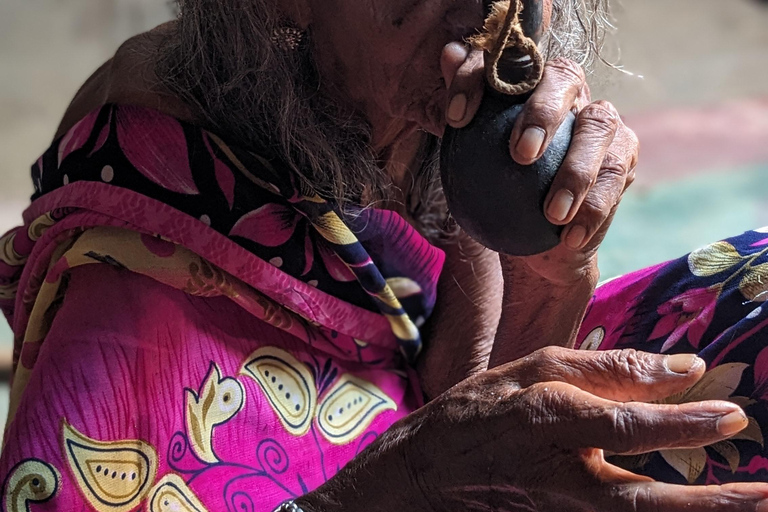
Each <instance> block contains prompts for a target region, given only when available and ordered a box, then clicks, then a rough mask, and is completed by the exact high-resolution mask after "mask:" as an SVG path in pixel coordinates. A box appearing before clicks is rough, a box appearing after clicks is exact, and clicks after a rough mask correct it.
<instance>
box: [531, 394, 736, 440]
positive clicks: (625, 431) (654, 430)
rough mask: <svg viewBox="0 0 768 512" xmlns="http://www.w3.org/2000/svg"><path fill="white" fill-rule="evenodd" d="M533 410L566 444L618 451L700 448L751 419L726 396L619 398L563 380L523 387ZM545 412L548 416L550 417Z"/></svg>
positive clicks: (554, 436)
mask: <svg viewBox="0 0 768 512" xmlns="http://www.w3.org/2000/svg"><path fill="white" fill-rule="evenodd" d="M520 393H521V396H522V399H523V400H527V401H531V403H530V404H527V407H528V409H527V410H530V411H532V412H531V414H536V415H541V416H542V417H541V418H539V417H534V418H528V422H529V423H533V424H539V425H541V428H543V429H544V430H545V433H546V435H547V436H548V437H549V439H551V440H552V442H553V443H555V444H557V445H558V446H561V447H563V448H566V449H576V450H580V449H586V448H600V449H602V450H606V451H610V452H612V453H617V454H627V455H631V454H638V453H648V452H653V451H657V450H664V449H680V448H699V447H702V446H707V445H710V444H714V443H716V442H719V441H722V440H724V439H727V438H728V437H731V436H733V435H735V434H736V433H738V432H740V431H741V430H743V429H744V428H746V427H747V425H748V424H749V422H748V420H747V417H746V415H745V414H744V412H743V411H742V410H741V408H739V407H738V406H737V405H735V404H733V403H730V402H725V401H707V402H693V403H687V404H679V405H660V404H646V403H641V402H629V403H622V402H615V401H611V400H606V399H603V398H599V397H597V396H595V395H593V394H591V393H588V392H586V391H584V390H581V389H579V388H577V387H575V386H572V385H570V384H566V383H563V382H546V383H538V384H534V385H533V386H530V387H528V388H526V389H524V390H522V391H521V392H520ZM544 416H545V417H544Z"/></svg>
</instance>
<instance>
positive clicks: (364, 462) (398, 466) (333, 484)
mask: <svg viewBox="0 0 768 512" xmlns="http://www.w3.org/2000/svg"><path fill="white" fill-rule="evenodd" d="M413 431H414V429H413V428H412V427H411V426H410V424H409V422H408V418H406V419H405V420H402V421H400V422H398V423H397V424H395V425H393V426H392V427H391V428H390V429H389V430H388V431H387V432H385V433H384V434H382V435H381V436H380V437H379V438H378V439H377V440H376V441H375V442H374V443H373V444H371V445H370V446H369V447H368V448H366V449H365V450H364V451H363V452H362V453H360V454H359V455H358V456H357V457H356V458H355V459H353V460H352V461H351V462H350V463H349V464H347V465H346V466H345V467H344V468H342V469H341V471H339V473H338V474H336V475H335V476H334V477H333V478H331V479H330V480H328V481H327V482H326V483H325V484H323V485H321V486H320V487H318V488H317V489H315V490H314V491H312V492H310V493H307V494H305V495H304V496H302V497H300V498H297V499H296V500H295V503H296V505H297V506H298V507H299V508H301V510H302V511H303V512H360V511H366V512H401V511H402V512H407V511H409V510H419V511H420V512H421V511H425V510H427V507H426V506H425V505H426V504H425V503H424V500H423V498H422V495H421V492H420V489H419V486H418V484H417V482H415V481H414V479H413V478H412V477H411V474H410V473H411V472H410V471H409V468H408V464H407V460H408V450H409V446H410V445H411V444H412V443H411V441H410V438H411V436H412V433H413Z"/></svg>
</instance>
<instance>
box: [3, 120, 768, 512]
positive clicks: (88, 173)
mask: <svg viewBox="0 0 768 512" xmlns="http://www.w3.org/2000/svg"><path fill="white" fill-rule="evenodd" d="M33 180H34V184H35V189H36V193H35V196H34V197H33V202H32V205H31V206H30V208H29V209H28V210H27V211H26V212H25V215H24V220H25V223H24V225H23V226H21V227H19V228H17V229H14V230H12V231H11V232H9V233H8V234H6V235H5V236H4V237H2V238H1V239H0V307H2V310H3V312H4V313H5V315H6V317H7V318H8V321H9V322H10V323H11V325H12V327H13V331H14V333H15V337H16V339H15V357H14V360H15V372H14V379H13V386H12V396H11V414H10V417H9V420H8V424H7V426H6V431H5V438H4V446H3V449H2V455H0V485H2V487H0V510H4V511H6V512H17V511H32V512H36V511H46V510H57V511H75V510H77V511H79V510H96V511H112V512H128V511H132V510H146V511H151V512H160V511H163V512H164V511H193V512H204V511H235V510H237V511H248V510H259V511H265V510H270V509H272V508H273V507H275V506H276V505H277V504H279V503H280V502H282V501H284V500H286V499H290V498H292V497H296V496H299V495H301V494H303V493H305V492H307V491H309V490H311V489H314V488H316V487H317V486H319V485H320V484H322V483H323V482H324V481H326V480H327V479H328V478H330V477H331V476H333V475H334V474H335V473H336V472H337V471H338V470H339V469H340V468H341V467H342V466H344V465H345V464H346V463H347V462H348V461H349V460H351V459H352V458H353V457H354V456H355V455H356V454H358V453H359V452H360V451H361V450H363V449H364V448H365V447H366V446H367V445H369V444H370V443H371V442H372V441H373V440H374V439H376V437H377V436H378V435H379V434H380V433H381V432H383V431H384V430H386V429H387V428H389V426H390V425H391V424H392V423H393V422H395V421H396V420H398V419H399V418H401V417H403V416H404V415H406V414H408V413H409V412H411V411H413V410H414V409H415V408H417V407H419V406H420V404H421V402H420V394H419V391H418V386H417V385H416V382H415V378H414V374H413V372H412V370H411V369H410V366H409V362H411V361H413V360H414V359H415V358H416V357H417V356H418V353H419V350H420V348H421V339H420V336H419V331H418V327H419V326H420V325H421V324H422V323H423V322H424V321H425V320H426V318H428V316H429V314H430V313H431V310H432V307H433V305H434V301H435V293H436V282H437V277H438V275H439V273H440V270H441V267H442V264H443V254H442V253H441V252H440V251H439V250H437V249H435V248H434V247H432V246H431V245H430V244H429V243H428V242H427V241H426V240H424V239H423V238H422V237H421V236H419V235H418V233H416V231H415V230H414V229H412V228H411V227H410V226H409V225H408V224H407V223H406V222H405V221H404V220H403V219H401V218H400V217H399V216H397V215H396V214H394V213H391V212H386V211H377V210H363V211H358V212H352V213H351V214H350V213H347V214H346V215H341V214H340V212H338V211H337V210H336V209H335V208H334V206H333V205H331V204H329V203H327V202H326V201H323V200H322V199H321V198H319V197H318V196H317V195H316V194H314V193H313V192H312V191H311V190H308V189H307V188H306V187H302V186H301V185H300V184H298V183H296V182H295V181H294V180H293V179H292V178H291V174H290V173H289V172H287V171H286V170H285V169H281V168H280V166H279V162H277V161H276V160H275V159H274V158H272V157H271V156H270V155H269V152H268V151H264V152H263V153H262V154H259V155H256V154H253V153H251V152H248V151H243V150H242V149H239V148H236V147H233V146H229V145H227V144H225V143H224V142H223V141H221V140H220V139H219V138H218V137H216V136H215V135H213V134H211V133H208V132H206V131H204V130H201V129H200V128H197V127H194V126H191V125H187V124H184V123H181V122H178V121H176V120H174V119H172V118H169V117H166V116H163V115H161V114H159V113H157V112H155V111H152V110H147V109H140V108H134V107H124V106H120V107H118V106H113V105H110V106H106V107H104V108H102V109H100V110H98V111H96V112H93V113H92V114H90V115H89V116H87V117H86V118H85V119H83V120H82V121H81V122H80V123H78V124H77V125H76V126H75V127H74V128H72V130H70V131H69V132H68V133H67V134H66V135H65V136H64V137H63V138H62V139H60V140H57V141H56V142H55V143H54V144H53V146H52V147H51V148H50V149H49V150H48V151H47V152H46V153H45V154H44V155H43V156H42V157H41V158H40V159H39V160H38V162H37V163H36V164H35V165H34V166H33ZM767 244H768V235H766V234H764V233H763V232H761V231H751V232H748V233H745V234H744V235H742V236H740V237H736V238H733V239H730V240H728V241H724V242H718V243H716V244H713V245H712V246H709V247H706V248H703V249H700V250H698V251H695V252H694V253H692V254H690V255H688V256H686V257H684V258H681V259H679V260H676V261H672V262H669V263H666V264H663V265H659V266H657V267H654V268H650V269H646V270H643V271H640V272H638V273H635V274H631V275H629V276H625V277H623V278H620V279H617V280H614V281H612V282H610V283H607V284H605V285H604V286H602V287H601V288H599V289H598V291H597V293H596V294H595V297H594V299H593V301H592V303H591V305H590V308H589V310H588V312H587V316H586V319H585V321H584V325H583V328H582V332H581V333H580V335H579V340H578V346H579V348H581V349H583V350H607V349H612V348H625V347H629V348H636V349H640V350H646V351H651V352H664V353H676V352H697V353H699V354H700V355H701V356H702V357H703V358H704V359H705V360H706V361H707V362H708V364H709V371H708V373H707V375H706V376H705V378H704V379H703V380H702V382H701V383H700V384H698V385H696V386H694V388H692V389H691V390H688V391H687V392H686V393H683V394H680V395H679V396H674V397H670V398H669V399H668V400H667V401H668V402H671V403H674V402H682V401H689V400H701V399H710V398H715V399H728V400H732V401H734V402H736V403H739V404H740V405H742V406H743V407H744V408H745V410H746V412H747V414H748V415H749V416H750V418H751V423H750V427H749V428H748V429H747V430H746V431H744V432H743V433H742V434H740V435H738V436H736V437H734V438H732V439H730V440H728V441H726V442H723V443H718V444H717V445H714V446H711V447H706V448H701V449H698V450H678V451H673V450H669V451H665V452H659V453H653V454H647V455H643V456H638V457H624V458H617V459H616V463H618V464H620V465H623V466H625V467H628V468H630V469H632V470H633V471H636V472H640V473H644V474H648V475H650V476H653V477H654V478H657V479H660V480H666V481H671V482H679V483H719V482H727V481H734V480H740V481H748V480H762V481H766V480H768V457H767V456H766V451H765V448H764V444H765V441H764V433H763V428H764V426H765V425H768V408H767V407H766V400H768V392H767V391H766V390H768V352H766V340H765V337H766V334H765V333H766V332H768V330H767V328H768V309H766V308H764V306H763V304H764V301H765V299H766V297H768V285H766V283H768V275H766V273H768V249H766V247H768V245H767Z"/></svg>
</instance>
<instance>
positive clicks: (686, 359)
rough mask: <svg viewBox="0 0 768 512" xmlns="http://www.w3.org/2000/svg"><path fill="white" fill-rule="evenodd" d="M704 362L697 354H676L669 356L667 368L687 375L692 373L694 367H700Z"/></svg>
mask: <svg viewBox="0 0 768 512" xmlns="http://www.w3.org/2000/svg"><path fill="white" fill-rule="evenodd" d="M702 364H704V361H702V360H701V359H700V358H698V357H696V355H695V354H676V355H674V356H669V357H667V369H668V370H669V371H671V372H672V373H679V374H681V375H685V374H687V373H690V372H691V370H693V369H694V368H698V367H699V366H701V365H702Z"/></svg>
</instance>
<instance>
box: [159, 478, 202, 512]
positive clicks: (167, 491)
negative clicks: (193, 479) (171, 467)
mask: <svg viewBox="0 0 768 512" xmlns="http://www.w3.org/2000/svg"><path fill="white" fill-rule="evenodd" d="M149 512H207V510H206V508H205V507H204V506H203V504H202V503H200V500H199V499H198V498H197V496H195V495H194V493H193V492H192V491H191V490H190V489H189V487H188V486H187V484H186V482H184V480H182V479H181V478H180V477H179V476H178V475H174V474H173V473H171V474H168V475H165V476H164V477H163V479H162V480H160V481H159V482H158V483H157V485H156V486H155V487H154V489H152V491H151V492H150V493H149Z"/></svg>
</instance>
